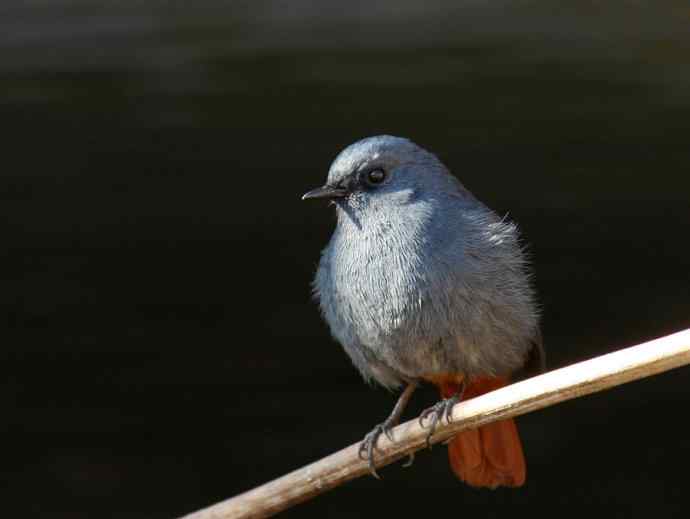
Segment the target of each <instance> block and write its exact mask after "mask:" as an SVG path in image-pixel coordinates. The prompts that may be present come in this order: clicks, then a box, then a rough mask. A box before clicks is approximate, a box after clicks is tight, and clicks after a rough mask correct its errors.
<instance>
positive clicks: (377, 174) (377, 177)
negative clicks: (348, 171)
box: [366, 169, 386, 186]
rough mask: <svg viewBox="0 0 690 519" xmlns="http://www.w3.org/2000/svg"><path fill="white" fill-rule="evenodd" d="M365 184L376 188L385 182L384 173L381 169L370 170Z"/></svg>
mask: <svg viewBox="0 0 690 519" xmlns="http://www.w3.org/2000/svg"><path fill="white" fill-rule="evenodd" d="M366 179H367V183H368V184H370V185H372V186H376V185H378V184H380V183H381V182H383V181H384V180H386V172H385V171H383V170H382V169H372V170H371V171H369V172H367V174H366Z"/></svg>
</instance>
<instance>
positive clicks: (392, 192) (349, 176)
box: [302, 135, 461, 217]
mask: <svg viewBox="0 0 690 519" xmlns="http://www.w3.org/2000/svg"><path fill="white" fill-rule="evenodd" d="M459 187H460V188H461V186H460V184H459V182H458V181H457V180H456V179H455V177H453V176H452V175H450V173H448V170H447V169H446V168H445V167H444V166H443V164H442V163H441V162H440V161H439V160H438V159H437V158H436V156H434V155H433V154H432V153H429V152H428V151H426V150H424V149H423V148H421V147H419V146H417V145H416V144H415V143H413V142H412V141H410V140H408V139H403V138H401V137H391V136H389V135H379V136H376V137H368V138H366V139H363V140H361V141H358V142H355V143H354V144H351V145H350V146H348V147H347V148H345V149H344V150H343V151H342V152H341V153H340V154H339V155H338V156H337V157H336V159H335V160H334V161H333V164H332V165H331V168H330V171H329V172H328V179H327V181H326V184H325V185H323V186H322V187H318V188H316V189H313V190H311V191H309V192H307V193H305V194H304V196H303V197H302V199H303V200H309V199H327V200H331V201H333V202H334V203H335V204H336V205H337V206H338V207H339V208H340V209H343V210H345V211H346V212H347V213H349V214H352V215H357V216H358V217H362V216H365V215H366V214H367V213H372V212H376V213H379V212H381V211H394V210H396V209H400V208H401V207H402V206H405V205H408V204H410V203H413V202H415V201H417V200H430V199H433V198H435V197H442V196H444V195H445V194H450V193H455V194H457V193H458V188H459Z"/></svg>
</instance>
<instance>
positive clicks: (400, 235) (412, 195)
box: [314, 135, 541, 388]
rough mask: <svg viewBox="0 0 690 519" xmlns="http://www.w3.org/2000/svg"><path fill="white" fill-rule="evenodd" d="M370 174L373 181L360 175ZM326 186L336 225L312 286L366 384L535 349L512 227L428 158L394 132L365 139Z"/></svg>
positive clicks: (531, 308) (496, 363) (488, 366)
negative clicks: (381, 177)
mask: <svg viewBox="0 0 690 519" xmlns="http://www.w3.org/2000/svg"><path fill="white" fill-rule="evenodd" d="M377 170H380V171H383V172H384V174H385V178H384V180H383V181H382V182H380V184H374V183H372V182H369V181H368V178H369V177H368V176H367V175H368V174H369V173H370V172H371V171H377ZM377 180H378V178H377ZM326 187H328V188H329V189H333V190H338V191H337V192H338V193H340V195H339V196H338V197H337V198H335V199H334V203H335V206H336V213H337V226H336V229H335V231H334V233H333V236H332V237H331V240H330V243H329V244H328V246H327V247H326V248H325V249H324V251H323V253H322V257H321V261H320V264H319V267H318V271H317V274H316V279H315V280H314V291H315V295H316V296H317V297H318V300H319V302H320V306H321V310H322V313H323V316H324V318H325V320H326V321H327V323H328V325H329V326H330V329H331V332H332V334H333V336H334V337H335V338H336V339H337V340H338V342H340V344H342V345H343V347H344V348H345V351H346V352H347V353H348V355H349V356H350V358H351V359H352V361H353V363H354V364H355V366H356V367H357V368H358V369H359V370H360V371H361V373H362V375H363V376H364V377H365V378H366V379H367V380H375V381H377V382H379V383H380V384H382V385H384V386H386V387H389V388H392V387H397V386H399V385H400V384H401V383H402V382H405V381H411V380H415V379H419V378H426V377H429V376H433V375H439V374H447V373H454V374H462V375H464V376H467V377H473V376H494V375H496V376H498V375H507V374H510V373H512V372H514V371H516V370H518V369H520V368H521V367H523V366H524V365H525V363H526V362H527V359H528V357H530V354H531V353H532V354H534V353H535V351H536V355H537V357H539V356H540V354H541V345H540V338H539V329H538V320H539V319H538V309H537V304H536V301H535V294H534V291H533V288H532V286H531V284H530V278H529V272H528V267H527V263H526V259H525V254H524V252H523V250H522V248H521V246H520V243H519V241H518V231H517V228H516V226H515V225H514V224H512V223H510V222H508V221H506V220H505V219H502V218H500V217H499V216H498V215H496V213H494V212H493V211H492V210H490V209H489V208H487V207H486V206H485V205H484V204H482V203H481V202H480V201H478V200H477V199H476V198H475V197H474V196H473V195H472V194H471V193H470V192H469V191H468V190H467V189H465V187H464V186H463V185H462V184H461V183H460V182H459V181H458V180H457V179H456V178H455V177H454V176H452V175H451V174H450V173H449V171H448V170H447V169H446V167H445V166H444V165H443V164H442V163H441V162H440V161H439V160H438V159H437V158H436V157H435V156H434V155H433V154H431V153H429V152H427V151H426V150H424V149H422V148H420V147H419V146H417V145H416V144H414V143H413V142H411V141H409V140H407V139H403V138H399V137H391V136H385V135H384V136H378V137H371V138H367V139H364V140H361V141H359V142H356V143H355V144H352V145H351V146H349V147H348V148H346V149H345V150H343V151H342V152H341V153H340V154H339V155H338V157H337V158H336V159H335V161H334V162H333V164H332V166H331V168H330V171H329V173H328V181H327V184H326ZM533 348H534V350H533Z"/></svg>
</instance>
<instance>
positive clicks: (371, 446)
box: [358, 419, 414, 479]
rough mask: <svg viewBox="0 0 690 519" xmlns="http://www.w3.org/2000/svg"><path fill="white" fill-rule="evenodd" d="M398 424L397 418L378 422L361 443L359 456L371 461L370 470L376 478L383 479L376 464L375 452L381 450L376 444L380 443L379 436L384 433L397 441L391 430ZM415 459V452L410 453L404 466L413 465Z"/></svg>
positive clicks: (391, 439)
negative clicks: (377, 470)
mask: <svg viewBox="0 0 690 519" xmlns="http://www.w3.org/2000/svg"><path fill="white" fill-rule="evenodd" d="M396 424H397V421H396V420H390V419H389V420H386V421H384V422H382V423H380V424H378V425H377V426H376V427H374V428H373V429H372V430H371V431H370V432H369V433H367V435H366V436H365V437H364V439H363V440H362V443H360V445H359V453H358V454H359V458H360V459H361V460H364V461H366V462H368V463H369V472H370V473H371V475H372V476H374V477H375V478H376V479H381V477H380V476H379V474H378V472H376V467H375V466H374V455H375V452H376V451H378V452H381V451H380V450H379V448H378V447H377V445H376V444H377V443H378V441H379V437H380V436H381V435H382V434H383V435H385V436H386V438H388V439H389V440H390V441H392V442H393V441H395V439H394V438H393V433H392V432H391V431H392V430H393V427H394V426H395V425H396ZM413 461H414V454H410V455H409V459H408V461H407V462H406V463H405V465H404V466H405V467H409V466H410V465H412V462H413Z"/></svg>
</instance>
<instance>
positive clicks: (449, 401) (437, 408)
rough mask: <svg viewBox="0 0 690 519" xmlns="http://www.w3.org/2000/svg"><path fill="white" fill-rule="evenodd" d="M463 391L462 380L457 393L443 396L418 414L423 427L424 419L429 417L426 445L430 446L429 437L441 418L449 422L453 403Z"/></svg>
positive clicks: (458, 400)
mask: <svg viewBox="0 0 690 519" xmlns="http://www.w3.org/2000/svg"><path fill="white" fill-rule="evenodd" d="M464 392H465V381H463V382H462V383H461V384H460V387H459V388H458V391H457V393H455V394H454V395H453V396H451V397H450V398H445V399H443V400H441V401H440V402H437V403H436V404H434V405H432V406H431V407H429V408H428V409H425V410H424V411H422V414H421V415H419V425H421V426H422V427H425V426H424V420H425V419H426V418H428V417H431V423H430V424H429V434H427V436H426V446H427V447H429V448H431V437H432V436H433V435H434V431H436V426H437V425H438V423H439V422H440V421H441V420H442V419H443V418H445V419H446V423H450V420H451V418H452V416H453V407H454V406H455V404H457V403H458V402H460V400H462V395H463V393H464Z"/></svg>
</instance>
